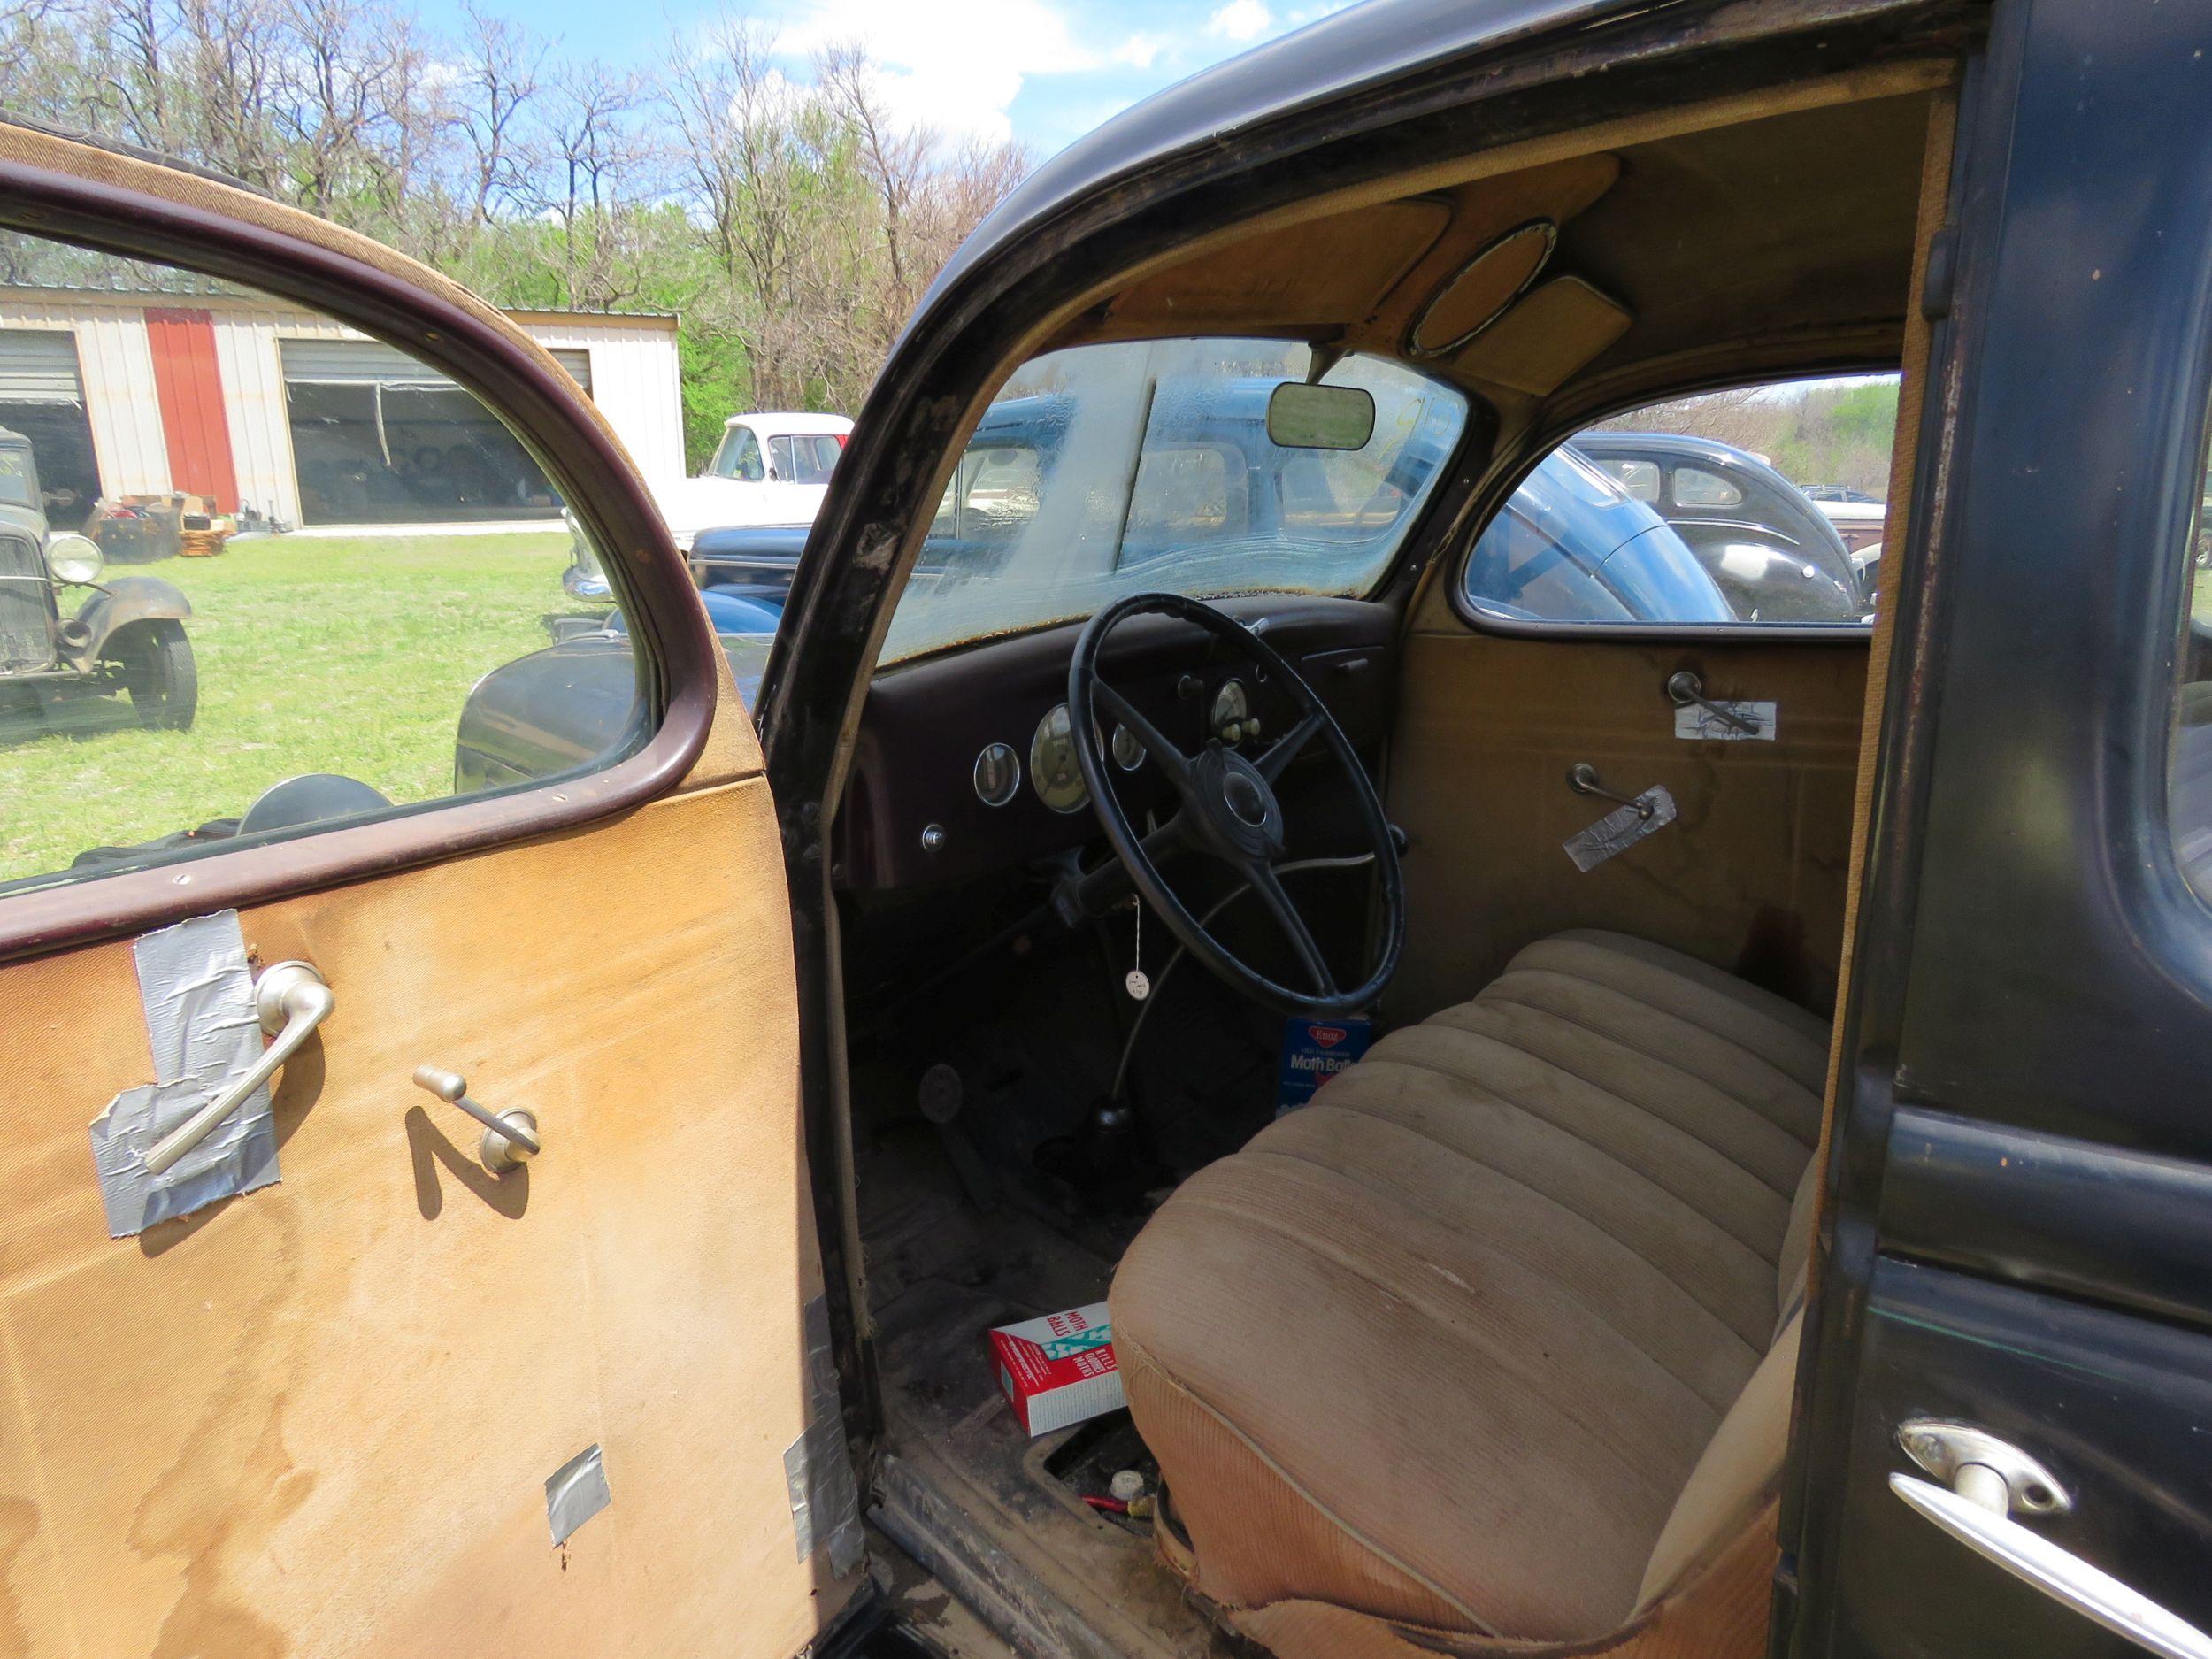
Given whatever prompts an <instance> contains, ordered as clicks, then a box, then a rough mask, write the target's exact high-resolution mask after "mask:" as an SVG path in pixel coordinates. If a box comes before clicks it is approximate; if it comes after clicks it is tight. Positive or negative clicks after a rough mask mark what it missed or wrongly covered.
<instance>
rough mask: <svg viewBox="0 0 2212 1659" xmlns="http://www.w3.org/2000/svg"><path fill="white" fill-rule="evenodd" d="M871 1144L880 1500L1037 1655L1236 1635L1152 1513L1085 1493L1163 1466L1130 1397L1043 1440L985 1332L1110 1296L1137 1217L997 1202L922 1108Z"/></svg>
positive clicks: (895, 1521) (979, 1606)
mask: <svg viewBox="0 0 2212 1659" xmlns="http://www.w3.org/2000/svg"><path fill="white" fill-rule="evenodd" d="M857 1151H858V1154H859V1158H860V1165H859V1171H858V1173H859V1178H860V1179H859V1187H860V1194H861V1228H862V1240H863V1244H864V1250H865V1253H866V1256H867V1264H868V1301H869V1307H870V1310H871V1312H872V1315H873V1318H874V1323H875V1327H876V1351H877V1355H878V1359H879V1366H880V1374H881V1381H882V1390H883V1405H884V1416H885V1426H886V1434H885V1451H884V1455H883V1458H882V1461H881V1463H880V1464H879V1469H878V1473H877V1479H876V1488H875V1494H874V1509H873V1513H872V1520H873V1521H874V1523H875V1524H876V1525H878V1526H879V1527H881V1528H882V1529H883V1531H884V1532H887V1534H889V1536H890V1537H891V1538H893V1539H894V1540H896V1541H897V1542H898V1543H899V1544H900V1546H901V1547H902V1548H904V1549H905V1550H907V1551H908V1552H909V1553H910V1554H911V1555H914V1556H915V1557H916V1558H917V1559H918V1560H919V1561H920V1562H921V1563H923V1564H924V1565H925V1566H926V1567H927V1568H928V1569H929V1570H930V1571H931V1572H932V1573H933V1574H934V1575H935V1576H936V1578H938V1579H939V1580H940V1581H941V1583H943V1584H944V1586H946V1587H947V1588H948V1589H949V1590H951V1591H952V1593H953V1594H955V1595H956V1596H958V1597H959V1598H960V1599H961V1600H962V1601H965V1602H966V1603H968V1604H969V1605H970V1606H971V1607H972V1608H974V1609H976V1610H977V1611H978V1612H979V1613H980V1614H981V1615H982V1616H983V1617H984V1618H985V1619H986V1621H987V1623H989V1624H991V1625H992V1626H993V1628H994V1629H995V1631H996V1632H997V1633H998V1634H1000V1635H1001V1636H1002V1637H1004V1638H1005V1639H1007V1640H1009V1641H1010V1644H1011V1645H1012V1646H1014V1647H1017V1648H1018V1649H1019V1650H1021V1651H1023V1652H1025V1653H1028V1654H1031V1655H1037V1656H1038V1659H1043V1656H1044V1655H1059V1654H1067V1655H1076V1656H1077V1659H1108V1656H1109V1655H1159V1656H1160V1659H1194V1656H1195V1655H1208V1654H1214V1653H1217V1652H1218V1653H1225V1652H1226V1651H1227V1648H1226V1647H1225V1646H1224V1645H1222V1644H1221V1639H1220V1638H1218V1637H1217V1636H1216V1634H1215V1633H1214V1632H1213V1631H1212V1629H1211V1627H1210V1625H1209V1624H1207V1623H1206V1622H1205V1620H1204V1619H1203V1618H1202V1617H1201V1615H1200V1614H1199V1612H1198V1611H1197V1609H1195V1608H1194V1606H1192V1605H1191V1603H1190V1602H1189V1601H1187V1600H1186V1599H1185V1596H1184V1594H1183V1590H1182V1586H1181V1584H1180V1582H1179V1580H1178V1579H1177V1578H1175V1577H1174V1576H1173V1575H1172V1574H1171V1573H1170V1572H1169V1571H1168V1570H1167V1569H1166V1568H1165V1567H1164V1566H1162V1565H1161V1564H1160V1563H1159V1562H1158V1561H1157V1559H1156V1557H1155V1555H1154V1550H1153V1541H1152V1536H1151V1528H1150V1525H1149V1523H1133V1522H1129V1521H1125V1520H1124V1519H1122V1518H1120V1517H1109V1516H1106V1515H1102V1514H1100V1513H1097V1512H1095V1511H1094V1510H1092V1509H1088V1508H1087V1506H1086V1505H1085V1504H1084V1503H1083V1502H1082V1494H1083V1493H1086V1492H1088V1493H1094V1494H1104V1493H1105V1492H1106V1488H1107V1483H1108V1481H1109V1479H1110V1476H1111V1474H1112V1472H1113V1471H1115V1470H1117V1469H1119V1468H1124V1467H1128V1466H1131V1465H1132V1464H1137V1465H1138V1466H1141V1467H1143V1468H1144V1469H1145V1470H1146V1471H1147V1472H1148V1474H1152V1473H1155V1472H1156V1471H1153V1470H1152V1468H1151V1465H1150V1463H1149V1461H1148V1459H1145V1458H1143V1455H1142V1448H1141V1443H1140V1442H1138V1440H1137V1439H1136V1435H1135V1431H1134V1429H1133V1428H1132V1427H1131V1426H1130V1425H1129V1417H1128V1414H1127V1413H1126V1412H1125V1411H1118V1412H1114V1413H1111V1414H1110V1415H1109V1416H1107V1417H1102V1418H1096V1419H1094V1420H1093V1421H1091V1422H1089V1423H1086V1424H1079V1425H1076V1426H1074V1427H1073V1428H1070V1429H1064V1430H1061V1431H1058V1432H1053V1433H1049V1434H1044V1435H1040V1436H1039V1437H1037V1438H1036V1439H1035V1440H1031V1439H1030V1438H1029V1437H1028V1436H1027V1435H1026V1434H1025V1433H1024V1432H1023V1430H1022V1427H1021V1425H1020V1424H1019V1423H1018V1421H1017V1420H1016V1418H1015V1417H1014V1413H1013V1410H1012V1408H1011V1407H1010V1405H1009V1404H1008V1402H1007V1401H1006V1398H1005V1396H1004V1395H1003V1394H1001V1393H1000V1391H999V1386H998V1381H997V1367H996V1365H995V1363H994V1362H993V1360H992V1358H991V1356H990V1349H989V1347H988V1344H987V1340H986V1334H985V1333H987V1332H988V1331H989V1330H990V1329H991V1328H992V1327H993V1326H995V1325H1006V1324H1010V1323H1012V1322H1014V1321H1016V1320H1020V1319H1027V1318H1032V1317H1037V1316H1039V1315H1041V1314H1045V1313H1049V1312H1053V1311H1055V1310H1060V1309H1064V1308H1074V1307H1079V1306H1082V1305H1084V1304H1085V1303H1087V1302H1097V1301H1101V1300H1102V1299H1103V1298H1104V1296H1105V1294H1106V1289H1107V1285H1108V1282H1109V1280H1110V1278H1111V1276H1112V1271H1113V1263H1114V1261H1115V1259H1116V1258H1118V1256H1119V1254H1120V1250H1121V1248H1122V1247H1123V1246H1124V1245H1125V1244H1126V1243H1127V1241H1128V1239H1129V1238H1130V1237H1133V1236H1134V1233H1135V1231H1136V1219H1135V1218H1128V1219H1126V1220H1120V1221H1116V1220H1104V1221H1099V1222H1096V1223H1094V1224H1090V1225H1078V1226H1075V1227H1073V1228H1072V1229H1071V1228H1069V1227H1067V1226H1065V1225H1061V1224H1058V1223H1056V1222H1055V1221H1051V1220H1048V1219H1046V1218H1045V1217H1043V1216H1041V1215H1040V1214H1039V1213H1037V1210H1036V1209H1035V1208H1033V1207H1027V1206H1025V1202H1024V1201H1025V1198H1026V1197H1028V1196H1029V1195H1028V1194H1005V1195H1002V1196H1001V1198H1000V1200H999V1202H996V1203H995V1205H994V1206H993V1207H992V1208H990V1209H989V1210H986V1209H984V1208H982V1207H980V1206H979V1204H978V1202H976V1201H975V1200H974V1199H973V1198H972V1197H971V1196H970V1194H968V1192H967V1191H965V1190H964V1187H963V1186H962V1183H961V1181H960V1179H959V1178H958V1176H957V1174H956V1171H955V1168H954V1165H953V1162H952V1160H951V1158H950V1157H949V1156H948V1155H947V1153H946V1151H945V1149H944V1146H943V1144H942V1142H941V1140H940V1137H939V1135H938V1133H937V1132H936V1131H935V1130H934V1129H933V1127H932V1126H931V1125H928V1124H927V1123H926V1122H921V1121H918V1120H915V1119H911V1118H909V1119H907V1120H905V1121H903V1122H894V1123H890V1124H887V1125H883V1126H881V1127H879V1128H877V1129H875V1130H873V1131H872V1132H867V1133H864V1136H863V1142H862V1144H861V1146H860V1147H859V1148H857ZM1077 1233H1080V1234H1081V1235H1083V1236H1080V1237H1078V1236H1074V1235H1075V1234H1077Z"/></svg>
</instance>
